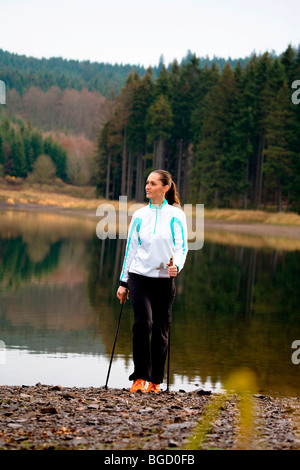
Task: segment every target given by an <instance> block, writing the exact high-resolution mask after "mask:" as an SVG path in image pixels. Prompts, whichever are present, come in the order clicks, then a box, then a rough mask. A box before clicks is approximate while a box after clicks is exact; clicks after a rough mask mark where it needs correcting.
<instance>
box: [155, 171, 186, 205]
mask: <svg viewBox="0 0 300 470" xmlns="http://www.w3.org/2000/svg"><path fill="white" fill-rule="evenodd" d="M152 173H158V174H159V179H160V181H161V182H162V184H163V185H164V186H166V185H169V186H170V189H169V190H168V191H167V192H166V200H167V202H168V204H170V206H173V204H179V205H180V201H179V197H178V193H177V189H176V184H175V183H174V181H173V180H172V176H171V173H169V172H168V171H166V170H153V171H152Z"/></svg>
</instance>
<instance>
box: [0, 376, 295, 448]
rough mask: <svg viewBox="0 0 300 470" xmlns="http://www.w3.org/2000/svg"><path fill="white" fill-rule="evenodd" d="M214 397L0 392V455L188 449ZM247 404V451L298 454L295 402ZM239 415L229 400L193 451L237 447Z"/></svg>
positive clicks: (36, 389)
mask: <svg viewBox="0 0 300 470" xmlns="http://www.w3.org/2000/svg"><path fill="white" fill-rule="evenodd" d="M216 398H218V396H217V395H216V394H213V393H210V392H207V391H203V390H195V391H192V392H185V391H184V390H182V391H176V392H174V391H170V392H168V393H166V392H162V393H160V394H152V393H150V394H149V393H148V394H141V393H136V394H134V395H133V394H130V392H129V389H107V390H106V389H104V388H94V387H89V388H76V387H72V388H67V387H61V386H60V385H56V386H49V385H42V384H40V383H38V384H36V385H35V386H6V385H5V386H0V449H1V450H15V449H17V450H25V449H28V450H31V449H32V450H40V449H49V450H50V449H53V450H60V449H61V450H63V449H67V450H80V449H82V450H153V451H157V450H171V449H173V450H180V449H185V448H187V444H188V442H189V440H190V436H191V435H192V433H193V431H194V430H195V429H196V427H197V426H198V428H199V423H200V425H201V423H202V422H204V421H205V417H206V416H207V413H208V411H207V410H208V409H209V407H210V405H212V404H213V402H214V400H215V399H216ZM252 403H253V410H252V416H253V422H252V424H251V432H249V433H248V434H249V435H248V440H247V443H246V447H245V442H244V447H243V448H244V449H251V450H254V449H255V450H281V449H285V450H296V449H299V447H300V398H293V397H290V398H284V397H283V398H279V397H267V396H262V395H254V396H253V397H252ZM239 410H240V402H239V397H237V396H228V397H227V399H226V402H224V403H223V404H222V406H218V407H217V409H216V412H215V415H214V417H213V418H211V419H210V421H209V423H208V424H209V426H208V428H207V429H206V431H205V439H204V440H203V439H202V441H201V445H200V447H198V448H200V449H224V450H236V449H240V448H241V439H240V430H241V429H240V424H239V423H240V422H239V415H240V412H239Z"/></svg>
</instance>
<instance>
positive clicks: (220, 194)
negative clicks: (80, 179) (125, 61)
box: [97, 46, 300, 211]
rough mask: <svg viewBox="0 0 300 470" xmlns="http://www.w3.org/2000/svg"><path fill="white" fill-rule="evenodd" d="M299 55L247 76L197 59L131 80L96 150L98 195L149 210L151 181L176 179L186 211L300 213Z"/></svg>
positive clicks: (263, 60) (272, 60)
mask: <svg viewBox="0 0 300 470" xmlns="http://www.w3.org/2000/svg"><path fill="white" fill-rule="evenodd" d="M297 78H298V79H300V50H298V51H297V50H294V49H293V48H292V47H291V46H289V47H288V48H287V50H286V51H285V52H284V53H283V54H282V55H281V57H275V56H273V55H270V54H269V53H267V52H266V53H265V54H263V55H261V56H259V57H258V56H256V55H253V57H252V58H251V60H250V61H248V62H247V63H246V64H245V66H244V67H242V65H241V64H240V63H238V64H237V65H236V66H235V67H234V68H232V67H231V65H230V63H229V62H228V63H226V65H225V66H224V68H223V69H222V70H220V68H218V67H217V65H216V64H214V63H213V64H212V65H211V66H207V67H204V68H203V67H201V66H200V60H199V59H198V58H197V57H196V56H191V57H190V58H189V60H188V61H185V62H184V63H183V64H181V65H179V64H177V63H176V62H174V63H173V64H172V67H171V68H170V69H169V70H167V68H166V67H162V69H161V70H160V72H159V76H158V78H157V79H156V80H155V79H154V78H153V76H152V75H151V71H148V72H147V73H146V74H145V75H144V76H143V77H141V76H139V75H138V74H137V73H136V72H132V73H131V74H130V75H129V77H128V79H127V82H126V85H125V86H124V88H123V89H122V92H121V94H120V96H119V97H118V99H117V102H116V106H115V110H114V114H113V116H112V118H111V119H110V120H109V121H108V122H107V123H106V124H105V126H104V127H103V129H102V131H101V133H100V135H99V140H98V158H97V162H98V164H97V168H98V175H97V187H98V191H99V193H100V194H102V195H104V196H106V197H112V198H117V197H118V196H119V195H120V194H127V195H128V197H129V198H130V197H133V198H135V199H137V200H143V197H144V181H145V175H146V174H147V173H148V172H149V171H150V170H151V169H152V168H157V167H163V168H165V169H168V170H170V171H171V172H172V174H173V175H174V180H175V182H176V183H177V186H178V187H179V191H180V195H181V199H182V202H198V203H204V204H206V205H208V206H214V207H238V208H244V209H246V208H250V207H251V208H255V209H257V208H259V207H263V208H265V209H266V208H277V209H278V210H282V209H283V207H284V208H286V209H292V210H297V211H300V105H299V106H297V105H295V104H293V103H292V101H291V95H292V91H293V90H291V84H292V82H293V81H294V80H295V79H297Z"/></svg>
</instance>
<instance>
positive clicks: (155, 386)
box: [147, 382, 160, 393]
mask: <svg viewBox="0 0 300 470" xmlns="http://www.w3.org/2000/svg"><path fill="white" fill-rule="evenodd" d="M148 392H154V393H159V392H160V385H159V384H154V383H152V382H149V385H148V388H147V393H148Z"/></svg>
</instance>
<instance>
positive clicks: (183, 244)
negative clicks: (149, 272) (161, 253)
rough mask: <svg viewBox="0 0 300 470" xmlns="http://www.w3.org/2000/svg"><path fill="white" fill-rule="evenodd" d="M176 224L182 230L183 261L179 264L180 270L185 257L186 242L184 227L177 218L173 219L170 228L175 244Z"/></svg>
mask: <svg viewBox="0 0 300 470" xmlns="http://www.w3.org/2000/svg"><path fill="white" fill-rule="evenodd" d="M175 222H177V224H178V225H179V227H180V229H181V236H182V256H181V260H180V263H179V266H178V268H180V264H181V261H182V259H183V257H184V255H185V240H184V231H183V225H182V222H181V220H179V219H178V218H177V217H172V219H171V222H170V226H171V232H172V239H173V244H174V245H175V232H174V223H175Z"/></svg>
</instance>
